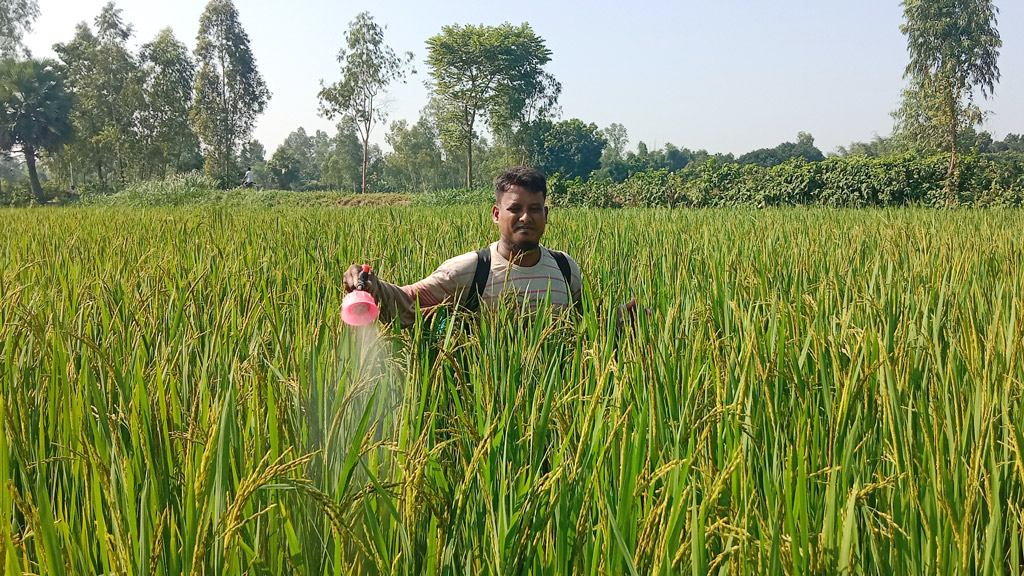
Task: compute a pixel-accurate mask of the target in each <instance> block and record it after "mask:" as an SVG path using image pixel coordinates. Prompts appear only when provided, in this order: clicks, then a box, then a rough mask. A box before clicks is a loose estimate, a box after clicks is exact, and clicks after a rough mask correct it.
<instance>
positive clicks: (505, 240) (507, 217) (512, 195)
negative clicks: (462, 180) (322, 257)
mask: <svg viewBox="0 0 1024 576" xmlns="http://www.w3.org/2000/svg"><path fill="white" fill-rule="evenodd" d="M547 191H548V188H547V178H545V176H544V175H543V174H541V173H540V172H538V171H537V170H534V169H532V168H526V167H519V168H510V169H508V170H506V171H504V172H502V174H501V175H500V176H498V179H497V180H496V181H495V184H494V207H493V208H491V216H492V217H493V219H494V223H495V224H496V225H497V226H498V232H499V234H500V238H499V239H498V241H497V242H494V243H492V244H491V245H490V246H489V247H487V248H485V249H482V250H480V251H477V252H467V253H465V254H462V255H460V256H456V257H454V258H452V259H450V260H447V261H446V262H444V263H443V264H441V265H440V266H439V267H438V268H437V270H435V271H434V272H433V273H432V274H431V275H430V276H427V277H426V278H424V279H422V280H420V281H419V282H416V283H415V284H410V285H408V286H396V285H394V284H389V283H387V282H384V281H382V280H380V279H379V278H377V277H376V276H374V275H373V274H372V273H371V274H370V277H369V279H368V280H367V282H366V284H365V290H366V291H368V292H369V293H370V294H372V295H373V297H374V298H375V299H376V300H377V305H378V306H379V308H380V320H381V322H385V323H387V322H391V321H392V320H394V319H395V318H396V317H397V318H398V320H399V322H400V323H401V325H402V326H403V327H408V326H410V325H412V324H413V323H414V322H415V319H416V302H417V301H419V305H420V309H421V310H423V311H427V310H430V309H432V308H434V307H436V306H441V305H447V304H459V305H461V306H463V307H466V308H469V309H471V310H472V309H475V308H476V307H478V306H480V305H483V306H487V305H491V304H493V303H495V302H497V301H499V300H501V299H502V298H503V297H505V296H506V295H508V294H512V295H514V296H515V297H516V298H517V299H518V300H519V301H520V303H522V304H524V305H525V306H526V307H527V308H528V309H530V310H531V311H532V310H534V309H536V307H537V305H538V304H539V303H540V302H541V301H542V300H543V299H544V298H546V297H547V296H548V294H550V298H551V304H552V305H553V306H557V307H562V308H567V307H569V306H578V305H579V302H580V296H581V294H582V292H583V281H582V278H581V275H580V268H579V266H578V265H577V264H576V262H575V261H574V260H573V259H572V258H571V257H569V255H568V254H565V253H564V252H557V251H553V250H549V249H548V248H545V247H544V246H542V245H541V244H540V239H541V237H542V236H543V235H544V228H545V226H546V224H547V219H548V207H547ZM361 271H362V268H361V267H360V266H359V265H358V264H353V265H352V266H351V267H349V269H348V270H346V271H345V276H344V280H343V281H344V284H345V290H346V291H348V292H351V291H352V290H355V287H356V284H357V283H358V282H359V273H360V272H361Z"/></svg>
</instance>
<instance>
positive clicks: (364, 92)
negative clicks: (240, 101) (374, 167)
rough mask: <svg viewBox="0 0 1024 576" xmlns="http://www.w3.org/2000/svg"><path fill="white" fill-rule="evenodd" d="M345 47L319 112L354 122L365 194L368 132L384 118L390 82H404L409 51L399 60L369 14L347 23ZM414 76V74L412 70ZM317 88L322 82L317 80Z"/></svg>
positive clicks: (409, 60) (322, 92) (361, 15)
mask: <svg viewBox="0 0 1024 576" xmlns="http://www.w3.org/2000/svg"><path fill="white" fill-rule="evenodd" d="M345 45H346V47H347V51H346V48H342V49H341V50H339V51H338V63H339V64H341V80H340V81H338V82H335V83H334V84H331V85H330V86H326V87H322V88H321V90H320V110H321V113H322V114H323V115H324V116H326V117H327V118H328V119H334V118H336V117H339V116H348V117H351V118H352V119H354V120H355V121H356V127H357V129H358V131H359V137H360V139H361V140H362V142H363V178H362V187H361V190H362V191H364V192H365V191H366V166H367V157H368V155H369V150H370V132H371V131H372V130H373V127H374V125H375V124H376V123H377V122H384V121H385V120H386V119H387V106H386V105H385V104H386V102H384V101H383V99H384V92H385V90H387V87H388V86H389V85H390V84H391V83H392V82H394V81H396V80H399V81H403V82H404V79H405V75H406V71H407V67H408V66H409V64H411V63H412V59H413V55H412V52H406V53H405V54H403V55H402V56H401V57H399V56H398V55H396V54H395V51H394V50H392V49H391V47H389V46H388V45H386V44H384V29H383V28H381V27H380V26H378V25H377V23H376V22H374V21H373V16H371V15H370V13H369V12H360V13H359V15H358V16H356V19H355V20H354V21H352V22H350V23H349V25H348V31H347V32H345ZM412 73H413V74H415V73H416V71H415V70H412ZM321 86H323V82H322V81H321Z"/></svg>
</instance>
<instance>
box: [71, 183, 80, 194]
mask: <svg viewBox="0 0 1024 576" xmlns="http://www.w3.org/2000/svg"><path fill="white" fill-rule="evenodd" d="M68 194H70V195H72V196H78V194H79V193H78V187H77V186H75V185H74V184H72V185H71V190H69V191H68Z"/></svg>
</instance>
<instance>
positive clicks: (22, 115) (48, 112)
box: [0, 59, 72, 204]
mask: <svg viewBox="0 0 1024 576" xmlns="http://www.w3.org/2000/svg"><path fill="white" fill-rule="evenodd" d="M71 106H72V97H71V94H69V93H68V92H67V90H66V89H65V88H64V78H63V77H62V76H61V75H60V73H59V72H58V70H57V63H56V62H54V61H53V60H26V61H22V62H18V61H15V60H11V59H8V60H4V61H3V62H2V63H0V150H3V151H5V152H10V151H11V150H12V149H14V148H20V149H21V153H22V154H23V155H24V156H25V165H26V166H27V168H28V176H29V181H30V182H31V185H32V194H33V195H34V196H35V198H36V201H37V202H39V203H40V204H43V203H45V202H46V197H45V196H44V195H43V188H42V186H41V185H40V184H39V175H38V174H37V172H36V159H37V158H38V157H39V154H40V152H42V151H43V150H49V151H55V150H57V149H59V148H60V146H61V145H63V144H64V143H65V142H67V140H68V139H69V138H71V134H72V125H71Z"/></svg>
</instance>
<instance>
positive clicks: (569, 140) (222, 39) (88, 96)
mask: <svg viewBox="0 0 1024 576" xmlns="http://www.w3.org/2000/svg"><path fill="white" fill-rule="evenodd" d="M25 1H26V2H28V5H34V2H33V1H32V0H25ZM930 1H931V0H929V2H930ZM915 6H916V4H915ZM990 8H991V3H990V2H987V1H985V2H981V3H980V4H979V5H978V6H974V7H969V8H962V10H963V11H964V12H963V13H962V14H960V15H959V16H961V17H962V18H963V19H965V21H971V22H974V23H975V24H976V25H977V26H976V28H977V30H979V31H981V32H984V33H985V34H982V33H981V32H978V37H977V38H974V37H971V38H968V39H967V40H970V41H971V42H975V45H974V47H975V48H978V49H979V50H980V49H981V48H984V50H982V52H983V53H984V55H985V58H984V59H983V60H984V61H978V62H976V64H978V66H979V68H977V70H978V75H976V77H975V76H969V77H965V78H955V77H951V76H950V74H951V73H950V72H949V71H946V70H944V69H932V68H929V67H930V66H931V65H932V64H931V63H932V61H933V60H934V59H930V58H931V56H934V55H935V54H929V53H927V51H926V50H925V51H922V50H924V49H923V48H922V47H923V46H924V47H930V46H934V47H935V49H936V50H938V49H940V48H941V49H942V50H945V51H946V52H942V53H941V54H939V52H936V54H939V55H940V56H941V55H942V54H946V53H947V52H948V54H947V56H948V55H950V54H954V55H955V54H956V53H957V51H958V50H961V49H962V44H964V42H965V40H964V39H963V38H954V37H949V38H943V37H935V38H930V40H929V41H930V42H932V44H925V43H922V42H921V38H920V36H921V34H925V33H929V34H930V33H933V32H934V29H933V27H929V26H928V19H929V18H944V17H945V16H944V15H943V14H944V13H939V12H935V13H932V12H927V11H926V12H920V11H917V10H916V9H914V10H911V7H910V5H908V6H907V8H906V10H905V16H906V18H907V24H906V25H905V26H904V32H905V34H907V36H908V46H909V47H910V49H911V55H912V60H913V61H912V64H913V66H911V67H908V79H909V85H908V88H907V90H906V91H905V92H904V102H903V105H902V106H901V108H900V109H899V110H896V111H894V113H893V117H894V120H895V129H894V134H893V135H892V136H891V137H885V138H882V137H876V138H875V139H874V140H872V141H870V142H859V143H853V144H850V145H849V146H846V147H840V148H839V149H837V150H836V151H834V152H833V153H832V154H831V156H838V157H850V158H853V157H857V158H877V159H879V160H862V159H856V160H849V161H840V160H834V159H831V158H829V159H827V158H826V155H825V154H823V153H822V151H821V150H820V149H818V148H817V147H816V146H815V143H814V138H813V136H811V135H810V134H807V133H804V132H801V133H799V134H798V135H797V138H796V141H792V142H783V143H781V144H779V145H777V146H775V147H772V148H764V149H760V150H754V151H751V152H748V153H745V154H742V155H740V156H734V155H733V154H711V153H708V152H707V151H705V150H691V149H689V148H685V147H677V146H674V145H672V144H665V145H664V146H663V147H661V148H656V149H650V148H648V146H647V145H646V144H645V143H644V142H639V143H638V144H637V145H636V147H635V148H628V143H629V136H628V132H627V130H626V128H625V127H624V126H622V125H621V124H615V123H613V124H611V125H609V126H607V127H604V128H600V127H598V126H597V125H596V124H594V123H588V122H586V121H584V120H581V119H578V118H571V119H566V120H559V119H558V116H559V108H558V98H559V95H560V93H561V85H560V83H559V82H558V80H557V79H556V78H554V76H553V75H551V74H550V72H548V71H547V70H546V68H545V67H546V65H547V63H548V62H550V60H551V57H552V54H551V51H550V50H549V49H548V48H547V46H546V43H545V41H544V40H543V39H542V38H540V37H539V36H537V35H536V34H535V33H534V31H533V30H532V29H531V28H530V26H529V25H528V24H525V23H524V24H520V25H512V24H508V23H506V24H502V25H500V26H484V25H481V26H460V25H452V26H445V27H443V28H442V30H441V32H440V33H439V34H437V35H436V36H433V37H431V38H429V39H427V41H426V48H427V57H426V59H425V61H426V64H427V72H428V75H429V79H428V80H427V85H428V86H429V87H430V98H429V100H428V102H427V103H426V106H425V107H424V108H423V109H422V111H421V113H420V116H419V118H418V119H417V120H416V121H415V122H414V123H413V122H409V121H406V120H398V121H393V122H388V118H387V110H386V109H385V108H382V107H381V102H383V101H385V100H386V93H387V90H388V87H389V86H390V85H391V84H392V83H394V82H400V81H401V82H404V81H406V79H407V78H408V77H409V76H410V75H411V74H413V73H414V72H413V70H412V69H411V63H412V62H413V60H414V55H413V54H412V53H405V54H396V53H395V52H394V51H393V50H392V49H391V48H390V47H388V45H387V44H386V43H385V41H384V29H383V27H381V26H380V25H378V24H377V23H376V22H375V21H374V19H373V17H372V16H371V15H370V14H368V13H365V12H364V13H361V14H359V15H358V16H357V17H356V18H355V20H354V21H353V22H351V23H350V24H349V28H348V30H347V31H346V33H345V40H344V43H343V45H342V47H341V49H340V50H339V53H338V62H339V78H338V79H337V80H336V81H335V82H333V83H325V84H323V85H322V89H321V91H320V92H319V94H318V96H319V99H320V112H321V114H322V115H324V116H325V117H327V118H330V119H333V120H336V121H337V125H336V129H335V131H334V134H329V133H327V132H324V131H321V130H317V131H315V132H314V133H312V134H310V133H308V132H307V131H306V130H305V129H303V128H297V129H296V130H295V131H293V132H292V133H291V134H289V136H288V137H287V138H286V139H285V140H284V142H282V143H281V144H280V145H279V146H278V147H277V148H276V149H275V150H274V151H273V152H272V153H269V152H268V150H266V148H265V147H264V146H263V144H262V143H260V142H258V141H256V140H253V139H251V133H252V129H253V126H254V124H255V122H256V119H257V118H258V117H259V116H260V115H261V114H262V113H263V111H264V109H265V107H266V105H267V103H268V101H269V99H270V98H271V94H270V91H269V89H268V87H267V86H266V85H265V83H264V81H263V79H262V76H261V75H260V73H259V70H258V67H257V65H256V60H255V57H254V55H253V53H252V51H251V49H250V47H249V38H248V36H247V34H246V32H245V30H244V29H243V28H242V26H241V23H240V21H239V17H238V12H237V10H236V9H235V6H234V4H233V3H232V2H231V0H211V1H210V3H209V4H208V5H207V6H206V9H205V10H204V12H203V14H202V15H201V16H200V27H199V34H198V37H197V44H196V48H195V50H194V51H189V50H188V49H187V47H186V46H185V45H184V44H183V43H182V42H181V41H179V40H178V39H177V38H176V37H175V36H174V34H173V32H172V31H171V30H170V29H166V30H163V31H161V32H160V33H159V34H158V35H157V37H156V38H153V39H152V40H151V41H149V42H147V43H145V44H143V45H141V46H140V47H139V48H138V49H137V50H134V51H133V50H132V49H130V48H129V41H130V40H131V39H132V37H133V34H134V32H133V29H132V26H131V24H130V23H128V22H125V21H124V20H123V18H122V15H121V11H120V10H119V9H118V8H117V7H116V6H115V5H114V4H113V3H112V2H111V3H108V4H107V5H106V6H104V8H103V9H102V10H101V12H100V14H99V15H97V17H96V18H95V20H94V22H93V24H92V25H91V26H90V25H89V24H87V23H84V22H83V23H81V24H79V25H78V26H77V27H76V29H75V32H74V36H73V37H72V38H71V39H70V40H69V41H68V42H65V43H59V44H57V45H55V46H54V50H55V52H56V53H57V55H58V57H59V61H46V60H42V61H40V60H26V59H25V58H23V57H18V58H8V59H6V60H4V61H3V63H2V65H0V102H2V103H4V106H3V107H0V151H4V152H5V154H3V155H0V180H3V181H6V182H8V183H14V184H15V186H13V187H12V186H11V185H10V184H8V185H6V186H2V182H0V203H12V202H13V203H17V202H18V201H19V197H18V196H19V194H21V200H24V199H25V196H26V192H25V191H26V189H28V190H31V191H32V193H33V196H34V198H35V200H36V201H37V202H45V201H46V200H47V199H48V197H50V196H52V195H53V193H54V192H58V191H65V190H68V189H69V188H71V187H74V188H75V189H76V190H81V191H89V192H94V191H116V190H122V189H125V188H127V187H129V186H130V185H133V184H135V183H138V182H145V181H150V180H161V179H166V178H168V177H170V176H173V175H176V174H183V173H189V172H192V171H197V170H201V171H203V172H205V174H206V176H207V177H208V178H212V179H213V181H214V182H216V183H217V185H218V186H219V187H221V188H231V187H234V186H237V185H238V182H239V180H240V178H241V176H242V174H243V173H244V172H245V170H246V169H247V168H248V167H252V169H253V171H254V173H255V176H256V182H257V185H258V186H260V187H263V188H272V189H281V190H293V191H312V190H342V191H352V192H368V191H374V192H413V193H420V192H431V191H435V192H436V191H439V190H450V189H457V188H459V189H465V190H471V189H473V188H474V185H476V184H480V183H486V182H490V181H491V180H492V179H493V178H494V176H495V175H496V174H497V173H498V172H499V171H501V170H502V169H504V168H505V167H507V166H509V165H517V164H530V165H534V166H536V167H538V168H540V169H542V170H543V171H545V172H546V173H547V174H549V175H551V176H552V177H553V179H554V182H555V183H556V186H557V187H558V189H559V190H560V191H561V192H562V193H563V196H562V198H563V200H564V199H565V198H571V199H574V200H571V203H582V204H585V205H595V206H596V205H616V204H619V205H705V204H707V203H711V204H717V203H753V204H762V205H771V204H775V203H806V202H808V201H811V202H822V203H825V204H829V205H840V204H841V205H862V204H881V205H886V204H890V203H893V202H895V200H894V199H896V198H902V199H903V200H905V201H908V202H925V201H927V200H926V199H928V198H932V197H933V196H935V193H934V190H933V188H934V186H935V185H936V184H935V182H936V181H935V178H939V180H938V182H940V183H941V185H942V186H944V189H945V193H946V197H945V203H947V204H948V203H950V202H951V201H954V200H955V199H956V197H963V196H964V195H965V193H966V192H968V191H969V192H970V194H969V195H973V196H972V197H981V196H982V192H983V191H982V190H981V189H980V188H977V186H983V187H984V188H985V190H988V189H990V188H992V186H997V187H1002V188H1005V190H1007V191H1008V192H1007V193H1006V194H1004V196H1006V197H1007V198H1011V199H1012V198H1013V194H1014V193H1015V192H1013V190H1015V188H1014V186H1016V185H1017V184H1015V183H1016V182H1017V181H1018V174H1019V162H1017V161H1016V159H1015V158H1016V156H1014V154H1017V153H1020V152H1021V146H1022V142H1021V137H1020V136H1019V135H1015V134H1010V135H1008V136H1007V137H1006V138H1005V139H1004V140H1002V141H994V140H993V138H992V137H991V136H990V135H989V134H987V133H985V132H977V131H976V128H977V127H978V126H979V125H980V118H981V113H980V109H978V107H977V106H976V105H975V104H974V103H973V92H972V91H971V87H972V86H975V87H979V88H981V92H982V94H983V95H986V96H987V95H989V94H991V92H992V89H993V87H994V84H995V81H997V80H998V68H996V67H995V57H996V56H997V55H998V47H999V46H1000V45H1001V41H1000V40H999V37H998V34H997V33H996V32H995V29H994V13H993V12H992V10H991V9H990ZM3 9H4V8H3V7H0V10H3ZM29 12H31V11H29ZM940 12H941V11H940ZM13 15H14V14H13V13H12V14H7V17H8V19H10V17H12V16H13ZM0 16H3V14H0ZM946 16H948V14H947V15H946ZM26 17H27V16H26ZM0 20H2V18H0ZM18 29H19V30H28V29H29V26H26V25H22V26H21V27H20V28H18ZM986 34H987V35H986ZM929 49H930V48H929ZM972 54H973V53H971V54H964V55H963V56H964V58H967V59H968V60H970V59H971V58H975V57H976V56H973V55H972ZM38 110H45V111H47V114H46V115H44V116H39V115H38V114H36V112H37V111H38ZM378 129H386V132H385V141H386V142H387V144H388V145H389V146H390V148H391V151H389V152H386V153H385V152H384V151H383V150H382V149H381V148H380V147H379V146H377V145H374V144H371V143H370V140H371V135H372V134H374V133H375V131H376V130H378ZM964 152H967V153H970V154H973V155H974V156H971V157H970V158H969V159H968V160H966V161H965V162H966V164H964V166H963V170H965V171H970V170H975V171H978V170H980V172H981V173H984V174H989V175H993V176H992V178H991V179H990V180H985V179H984V178H981V179H979V178H975V177H967V176H963V177H961V174H960V171H961V166H960V163H959V162H958V155H960V154H962V153H964ZM942 153H945V154H946V156H945V157H946V159H947V160H946V161H947V164H946V169H945V171H944V172H943V173H942V174H939V172H938V171H937V169H936V168H935V166H936V165H937V164H936V162H938V160H936V158H938V156H937V154H942ZM7 154H16V156H11V155H7ZM37 158H38V159H39V161H40V167H41V174H42V177H41V178H40V177H39V175H37V173H36V165H35V161H36V159H37ZM982 165H983V166H984V168H977V166H982ZM868 166H870V167H872V168H871V169H870V170H869V169H867V168H865V167H868ZM880 170H881V171H884V170H895V171H896V172H897V173H901V172H900V171H901V170H911V171H913V172H915V173H918V174H927V177H925V176H919V177H918V176H915V177H914V178H909V177H907V178H902V177H899V176H892V177H891V178H890V177H889V176H880V175H878V174H877V173H876V172H877V171H880ZM837 173H843V174H845V175H844V176H842V177H838V176H834V175H835V174H837ZM807 174H811V175H810V176H807ZM805 176H806V177H805ZM940 176H941V177H940ZM836 178H838V180H836ZM852 178H861V179H862V180H859V181H854V180H851V179H852ZM901 178H902V180H901ZM25 180H27V181H28V182H29V184H30V185H29V186H27V187H26V186H24V185H23V184H21V183H22V182H23V181H25ZM792 182H804V183H805V187H804V188H800V187H799V186H796V185H795V184H792ZM835 182H841V185H839V184H836V183H835ZM899 182H903V183H904V184H906V185H907V186H914V185H916V184H914V183H917V182H920V183H923V182H927V184H921V185H920V186H918V187H917V188H913V189H907V190H904V191H903V192H901V193H899V194H896V193H890V192H877V193H876V192H872V190H889V189H890V188H891V186H895V185H899V184H898V183H899ZM44 185H45V186H46V187H47V188H48V191H49V194H46V193H44V191H43V186H44ZM779 186H781V188H778V187H779ZM794 186H795V187H794ZM758 187H768V188H763V189H759V188H758ZM772 187H775V188H772ZM965 187H968V188H965ZM970 187H974V188H970ZM1002 188H1001V189H1002ZM702 190H704V191H709V190H710V191H714V192H713V193H710V192H708V193H705V192H701V191H702ZM838 190H850V192H848V194H847V197H846V199H845V200H843V199H842V198H839V197H838V196H836V194H837V193H838V192H837V191H838ZM857 190H861V192H857ZM455 196H458V195H455ZM470 196H471V195H470ZM577 200H578V202H577Z"/></svg>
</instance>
